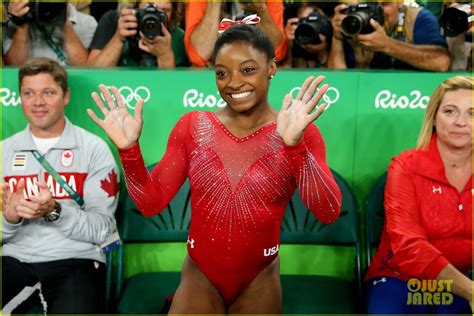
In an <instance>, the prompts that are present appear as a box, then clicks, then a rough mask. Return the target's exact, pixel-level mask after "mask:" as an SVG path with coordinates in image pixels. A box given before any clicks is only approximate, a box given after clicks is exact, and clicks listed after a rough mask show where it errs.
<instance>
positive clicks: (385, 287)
mask: <svg viewBox="0 0 474 316" xmlns="http://www.w3.org/2000/svg"><path fill="white" fill-rule="evenodd" d="M471 135H472V78H471V77H469V76H457V77H453V78H449V79H447V80H445V81H444V82H443V83H442V84H441V85H440V86H439V87H438V88H437V89H436V90H435V91H434V93H433V95H432V96H431V99H430V101H429V104H428V108H427V109H426V113H425V119H424V121H423V125H422V127H421V131H420V136H419V138H418V145H417V148H416V149H412V150H408V151H405V152H403V153H401V154H400V155H399V156H397V157H396V158H394V159H393V161H392V164H391V165H390V167H389V169H388V176H387V183H386V186H385V199H384V200H385V202H384V207H385V226H384V229H383V232H382V237H381V241H380V246H379V249H378V251H377V253H376V255H375V257H374V259H373V260H372V264H371V265H370V267H369V270H368V272H367V276H366V289H367V291H366V293H367V301H368V312H369V313H371V314H438V313H439V314H441V313H443V314H471V308H470V307H469V304H471V306H472V281H471V280H470V279H469V277H468V276H467V275H468V274H469V270H471V269H472V194H473V193H472V192H471V190H472V162H471V157H472V138H471ZM422 282H423V283H424V284H425V285H424V286H423V288H424V290H423V288H422V284H423V283H422ZM435 282H436V283H435ZM426 284H430V285H426ZM433 284H434V286H433ZM428 289H429V290H428ZM425 291H426V293H422V292H425ZM414 293H418V295H420V297H419V299H417V300H415V299H413V294H414ZM442 293H444V294H446V293H447V295H448V296H449V297H450V298H449V299H448V298H446V299H436V297H434V296H436V295H437V296H438V298H441V297H442V296H441V294H442ZM425 294H428V296H426V295H425ZM451 294H454V295H453V296H450V295H451ZM421 295H423V296H421ZM426 297H427V298H426ZM451 298H452V299H451Z"/></svg>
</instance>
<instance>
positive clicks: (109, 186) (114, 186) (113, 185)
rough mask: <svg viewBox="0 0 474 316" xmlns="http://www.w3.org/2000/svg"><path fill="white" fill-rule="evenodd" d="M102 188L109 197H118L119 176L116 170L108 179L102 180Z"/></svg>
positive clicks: (111, 172) (110, 173)
mask: <svg viewBox="0 0 474 316" xmlns="http://www.w3.org/2000/svg"><path fill="white" fill-rule="evenodd" d="M100 187H101V188H102V190H104V191H105V192H106V193H107V195H108V196H107V197H112V196H115V195H117V192H118V190H119V186H118V182H117V174H116V173H115V170H112V171H110V172H109V174H108V175H107V177H105V179H104V180H100Z"/></svg>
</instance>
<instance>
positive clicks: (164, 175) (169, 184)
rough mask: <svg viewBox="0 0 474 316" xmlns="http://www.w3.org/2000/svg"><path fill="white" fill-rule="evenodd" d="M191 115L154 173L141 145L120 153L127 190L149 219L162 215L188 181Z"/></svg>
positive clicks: (178, 126)
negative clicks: (149, 168)
mask: <svg viewBox="0 0 474 316" xmlns="http://www.w3.org/2000/svg"><path fill="white" fill-rule="evenodd" d="M190 116H191V115H190V113H188V114H186V115H184V116H183V117H182V118H181V119H180V120H179V121H178V123H177V124H176V126H175V127H174V128H173V130H172V131H171V134H170V137H169V140H168V146H167V148H166V152H165V154H164V156H163V158H162V159H161V160H160V162H159V163H158V164H157V165H156V166H155V168H153V170H152V172H151V173H149V172H148V170H147V169H146V166H145V163H144V161H143V157H142V153H141V150H140V146H139V145H138V144H137V145H135V146H133V147H131V148H129V149H126V150H119V155H120V160H121V161H122V165H123V169H124V174H125V180H126V185H127V191H128V193H129V195H130V197H131V198H132V199H133V201H134V202H135V204H136V205H137V207H138V209H139V210H140V211H141V212H142V213H143V215H145V216H152V215H156V214H158V213H159V212H161V211H162V210H163V209H164V208H165V207H166V206H167V205H168V204H169V202H170V201H171V199H172V198H173V197H174V196H175V194H176V193H177V192H178V190H179V189H180V188H181V186H182V185H183V183H184V181H185V180H186V176H187V168H188V160H187V153H186V142H187V139H188V133H189V122H190Z"/></svg>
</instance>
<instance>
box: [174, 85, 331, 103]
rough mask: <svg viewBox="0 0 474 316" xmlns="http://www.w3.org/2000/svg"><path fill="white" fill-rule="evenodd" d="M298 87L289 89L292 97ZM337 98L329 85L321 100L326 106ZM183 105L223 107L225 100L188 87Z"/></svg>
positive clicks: (296, 92)
mask: <svg viewBox="0 0 474 316" xmlns="http://www.w3.org/2000/svg"><path fill="white" fill-rule="evenodd" d="M300 89H301V88H300V87H295V88H293V89H291V90H290V94H291V96H292V97H293V98H294V97H296V95H297V94H298V92H299V91H300ZM337 100H339V90H338V89H336V88H334V87H330V88H329V89H328V91H327V92H326V94H325V95H324V96H323V101H324V102H325V103H327V108H329V107H330V106H331V105H332V104H334V103H336V102H337ZM183 106H184V107H185V108H186V107H191V108H196V107H199V108H204V107H208V108H214V107H219V108H223V107H225V106H226V102H225V101H224V100H222V98H221V97H220V96H219V95H218V94H217V96H216V95H212V94H211V95H205V94H204V93H202V92H199V91H198V90H197V89H189V90H187V91H186V92H185V93H184V95H183Z"/></svg>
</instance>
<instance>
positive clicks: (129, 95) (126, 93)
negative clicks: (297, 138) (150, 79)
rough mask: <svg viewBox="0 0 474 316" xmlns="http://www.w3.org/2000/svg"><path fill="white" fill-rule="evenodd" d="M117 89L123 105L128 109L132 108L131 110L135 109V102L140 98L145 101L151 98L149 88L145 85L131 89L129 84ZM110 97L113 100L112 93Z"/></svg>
mask: <svg viewBox="0 0 474 316" xmlns="http://www.w3.org/2000/svg"><path fill="white" fill-rule="evenodd" d="M107 89H110V87H107ZM118 91H119V93H120V95H121V96H122V98H123V101H124V103H125V105H126V106H127V107H128V108H129V109H132V110H134V109H135V106H136V105H137V102H138V101H139V100H140V99H142V100H143V101H145V102H148V100H150V98H151V92H150V89H148V88H147V87H145V86H139V87H136V88H135V90H133V89H132V88H130V87H129V86H122V87H120V88H119V89H118ZM102 98H103V96H102ZM112 98H114V101H115V97H114V95H113V94H112Z"/></svg>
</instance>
